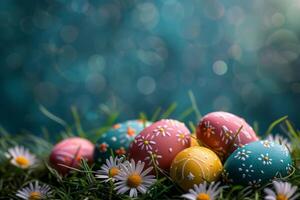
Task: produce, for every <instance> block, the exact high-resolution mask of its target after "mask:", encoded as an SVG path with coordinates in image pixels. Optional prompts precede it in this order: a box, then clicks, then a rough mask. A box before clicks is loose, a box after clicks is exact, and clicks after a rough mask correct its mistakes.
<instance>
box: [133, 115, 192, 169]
mask: <svg viewBox="0 0 300 200" xmlns="http://www.w3.org/2000/svg"><path fill="white" fill-rule="evenodd" d="M190 139H191V138H190V131H189V129H188V128H187V127H186V126H185V125H184V123H182V122H179V121H177V120H172V119H162V120H160V121H157V122H155V123H153V124H152V125H150V126H149V127H147V128H145V129H144V130H143V131H142V132H141V133H140V134H139V135H137V136H136V138H135V139H134V141H133V142H132V143H131V145H130V148H129V157H130V158H132V159H134V160H135V161H139V160H141V161H143V162H145V163H146V166H153V167H156V166H158V167H159V168H160V169H162V170H166V171H168V170H169V168H170V166H171V163H172V160H173V159H174V158H175V156H176V155H177V153H179V152H180V151H182V150H183V149H186V148H188V147H190V143H191V141H190Z"/></svg>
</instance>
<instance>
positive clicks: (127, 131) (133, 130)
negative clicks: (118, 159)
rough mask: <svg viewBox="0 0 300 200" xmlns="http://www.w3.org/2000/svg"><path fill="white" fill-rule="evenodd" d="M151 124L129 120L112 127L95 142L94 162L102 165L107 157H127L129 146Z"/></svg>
mask: <svg viewBox="0 0 300 200" xmlns="http://www.w3.org/2000/svg"><path fill="white" fill-rule="evenodd" d="M150 124H151V123H150V122H148V121H143V120H129V121H125V122H123V123H118V124H115V125H113V127H112V128H111V129H109V130H108V131H107V132H105V133H104V134H102V135H101V136H100V138H99V139H98V140H97V142H96V146H95V154H94V156H95V161H96V162H99V163H103V162H104V161H105V160H106V159H107V158H109V156H111V155H114V156H122V155H127V152H128V147H129V144H130V143H131V142H132V141H133V140H134V138H135V136H136V135H138V134H139V133H140V132H141V131H142V130H143V129H144V128H145V127H147V126H149V125H150Z"/></svg>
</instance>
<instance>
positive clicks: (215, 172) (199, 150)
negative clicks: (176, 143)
mask: <svg viewBox="0 0 300 200" xmlns="http://www.w3.org/2000/svg"><path fill="white" fill-rule="evenodd" d="M222 169H223V166H222V163H221V160H220V159H219V157H218V156H217V155H216V154H215V153H214V152H213V151H211V150H210V149H208V148H205V147H200V146H194V147H190V148H187V149H185V150H183V151H181V152H179V153H178V154H177V155H176V157H175V158H174V160H173V162H172V165H171V169H170V175H171V178H172V180H173V181H174V182H176V183H177V184H178V185H179V186H180V187H182V188H183V189H184V190H186V191H187V190H188V189H190V188H192V187H193V186H194V184H200V183H202V182H204V181H208V182H212V181H216V180H217V179H218V178H219V176H220V174H221V172H222Z"/></svg>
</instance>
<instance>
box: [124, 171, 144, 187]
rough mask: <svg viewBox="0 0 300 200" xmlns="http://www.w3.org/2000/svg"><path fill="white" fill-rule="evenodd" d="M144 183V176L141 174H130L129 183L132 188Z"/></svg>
mask: <svg viewBox="0 0 300 200" xmlns="http://www.w3.org/2000/svg"><path fill="white" fill-rule="evenodd" d="M141 183H142V177H141V176H140V175H139V174H136V173H133V174H131V175H130V176H128V179H127V185H128V187H130V188H137V187H138V186H140V185H141Z"/></svg>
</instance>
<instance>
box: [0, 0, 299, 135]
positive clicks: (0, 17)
mask: <svg viewBox="0 0 300 200" xmlns="http://www.w3.org/2000/svg"><path fill="white" fill-rule="evenodd" d="M299 19H300V1H299V0H291V1H289V2H288V3H287V2H286V1H282V0H274V1H264V0H253V1H240V0H227V1H221V0H185V1H180V0H157V1H138V0H107V1H103V0H102V1H94V0H73V1H71V0H47V1H36V0H27V1H22V0H19V1H17V0H10V1H9V0H3V1H0V31H1V32H0V45H1V49H0V51H1V54H0V56H1V59H0V65H1V67H0V83H1V84H0V92H1V97H0V106H1V110H0V124H1V125H2V126H3V127H4V128H6V129H7V130H8V131H10V132H12V133H20V132H21V131H22V130H30V131H34V132H36V133H37V134H39V132H40V131H41V127H42V126H45V127H47V128H49V129H50V130H54V131H55V130H58V129H59V128H61V127H60V126H59V125H57V124H56V123H54V122H52V121H51V120H49V119H47V118H46V117H45V116H44V115H43V114H42V113H41V112H40V110H39V105H43V106H45V107H46V108H47V109H48V110H49V111H51V112H53V113H55V114H56V115H58V116H60V117H61V118H63V119H65V120H66V121H69V122H71V121H72V117H71V114H70V107H71V106H76V107H77V108H78V111H79V113H80V115H81V116H82V121H83V125H84V127H85V128H86V129H87V128H93V127H99V126H101V124H102V123H103V122H104V120H105V115H101V114H100V115H99V113H101V111H100V110H101V109H100V108H102V109H103V108H105V107H108V108H110V109H111V110H115V111H118V112H120V120H125V119H131V118H135V117H137V116H138V114H139V113H140V112H141V111H145V112H146V113H147V114H148V115H151V114H153V112H154V111H155V109H156V108H158V107H162V108H167V107H168V106H169V105H170V104H171V103H172V102H177V103H178V109H177V111H176V113H177V114H178V113H181V112H182V111H184V110H185V109H186V108H188V107H189V106H190V105H191V104H190V100H189V97H188V94H187V91H188V90H192V91H193V93H194V95H195V97H196V99H197V103H198V106H199V108H200V111H201V113H202V114H205V113H208V112H212V111H216V110H224V111H229V112H232V113H235V114H237V115H240V116H243V117H244V118H245V119H246V120H247V121H248V122H249V123H250V124H252V123H253V122H254V121H255V120H256V121H258V122H259V125H260V127H261V129H262V130H265V129H266V127H267V126H268V124H269V123H270V122H272V121H274V120H275V119H277V118H279V117H282V116H284V115H289V117H290V119H291V120H292V121H293V122H294V123H295V124H296V126H298V127H299V126H300V112H299V111H300V109H299V108H300V105H299V104H300V67H299V62H300V59H299V54H300V41H299V39H300V38H299V36H300V20H299ZM176 113H175V114H174V115H173V116H176ZM190 119H192V120H194V119H195V117H194V116H190V118H186V120H190Z"/></svg>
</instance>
